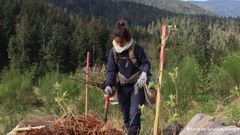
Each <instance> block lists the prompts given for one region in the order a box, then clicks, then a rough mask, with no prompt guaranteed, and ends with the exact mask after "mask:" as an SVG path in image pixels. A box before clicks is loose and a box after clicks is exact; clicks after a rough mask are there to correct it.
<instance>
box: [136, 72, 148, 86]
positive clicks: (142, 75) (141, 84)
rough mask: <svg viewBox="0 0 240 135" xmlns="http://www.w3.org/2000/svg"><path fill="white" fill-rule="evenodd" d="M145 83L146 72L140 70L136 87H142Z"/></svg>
mask: <svg viewBox="0 0 240 135" xmlns="http://www.w3.org/2000/svg"><path fill="white" fill-rule="evenodd" d="M146 83H147V73H145V72H142V74H141V76H140V77H139V79H138V80H137V86H138V88H142V87H144V86H145V85H146Z"/></svg>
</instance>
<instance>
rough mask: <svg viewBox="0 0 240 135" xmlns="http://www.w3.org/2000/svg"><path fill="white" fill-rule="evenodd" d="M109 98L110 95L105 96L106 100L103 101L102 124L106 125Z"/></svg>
mask: <svg viewBox="0 0 240 135" xmlns="http://www.w3.org/2000/svg"><path fill="white" fill-rule="evenodd" d="M109 98H110V95H107V96H106V100H105V114H104V122H105V123H107V113H108V105H109Z"/></svg>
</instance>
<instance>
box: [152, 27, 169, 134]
mask: <svg viewBox="0 0 240 135" xmlns="http://www.w3.org/2000/svg"><path fill="white" fill-rule="evenodd" d="M166 37H167V26H166V25H163V26H162V37H161V38H162V43H161V52H160V56H159V57H160V63H159V75H158V89H157V100H156V112H155V119H154V129H153V134H154V135H157V134H158V123H159V119H160V118H159V114H160V107H161V87H162V73H163V63H164V48H165V44H166Z"/></svg>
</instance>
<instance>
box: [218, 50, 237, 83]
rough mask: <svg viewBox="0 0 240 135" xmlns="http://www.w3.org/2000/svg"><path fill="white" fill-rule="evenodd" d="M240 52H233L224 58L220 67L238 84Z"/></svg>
mask: <svg viewBox="0 0 240 135" xmlns="http://www.w3.org/2000/svg"><path fill="white" fill-rule="evenodd" d="M239 65H240V52H236V53H233V54H231V55H229V56H226V57H225V58H224V61H223V63H222V67H223V69H224V70H226V71H227V72H228V73H229V74H230V76H231V77H232V79H233V81H234V83H235V84H240V70H239Z"/></svg>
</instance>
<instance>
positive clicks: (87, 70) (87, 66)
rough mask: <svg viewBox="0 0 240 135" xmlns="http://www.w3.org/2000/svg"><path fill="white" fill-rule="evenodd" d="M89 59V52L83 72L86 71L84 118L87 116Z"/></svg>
mask: <svg viewBox="0 0 240 135" xmlns="http://www.w3.org/2000/svg"><path fill="white" fill-rule="evenodd" d="M89 59H90V53H89V51H88V52H87V59H86V61H87V65H86V67H85V71H86V82H87V83H86V95H85V117H87V114H88V80H89V72H90V68H89Z"/></svg>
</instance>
